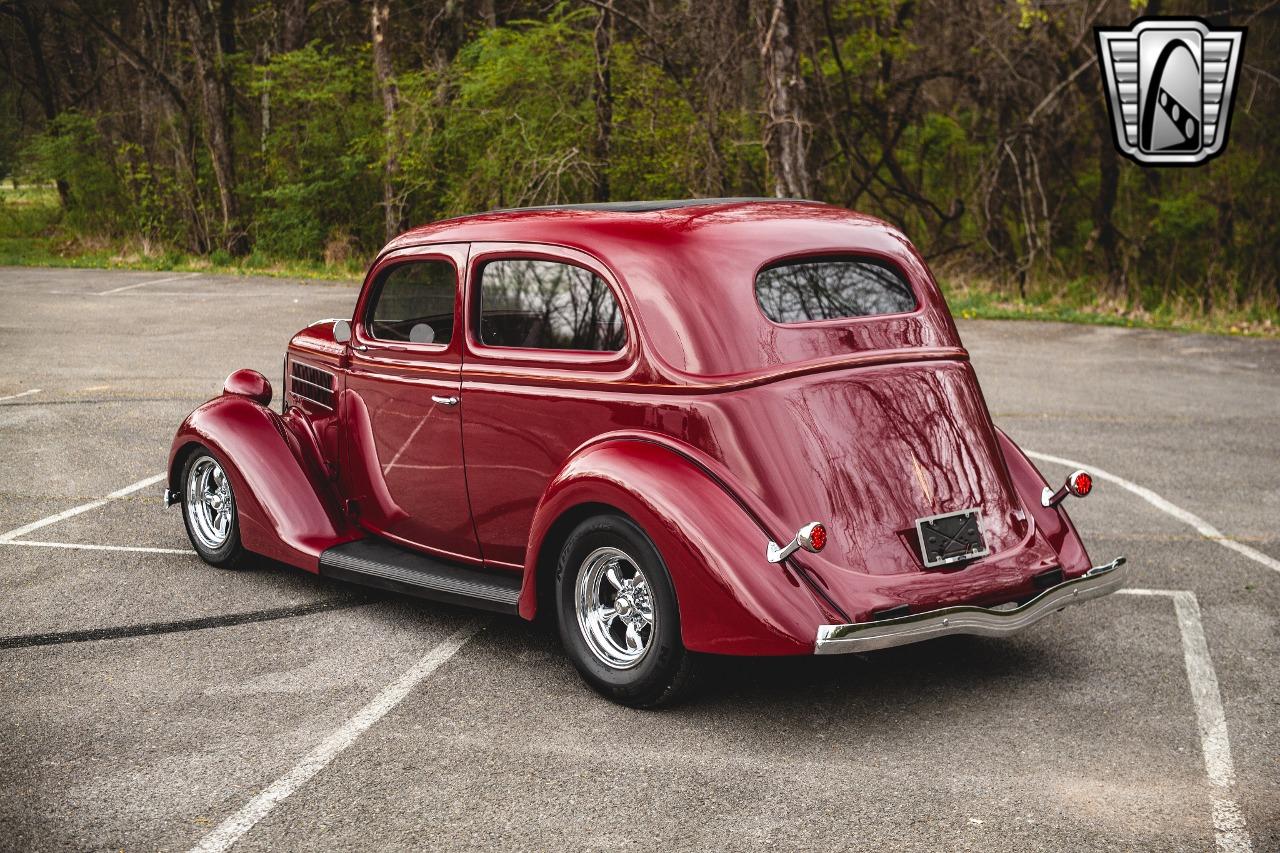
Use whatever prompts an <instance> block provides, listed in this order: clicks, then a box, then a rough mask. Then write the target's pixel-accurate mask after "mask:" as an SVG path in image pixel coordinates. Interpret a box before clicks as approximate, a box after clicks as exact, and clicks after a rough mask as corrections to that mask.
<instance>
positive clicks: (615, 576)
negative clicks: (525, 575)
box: [574, 548, 655, 669]
mask: <svg viewBox="0 0 1280 853" xmlns="http://www.w3.org/2000/svg"><path fill="white" fill-rule="evenodd" d="M576 593H577V594H576V595H575V596H574V602H575V608H574V609H575V610H576V611H577V616H578V627H579V628H580V629H581V630H582V636H583V638H585V639H586V641H587V648H589V649H590V650H591V653H592V654H593V655H595V656H596V658H598V659H599V660H600V661H601V663H604V664H605V665H607V666H610V667H612V668H614V669H630V668H631V667H633V666H635V665H636V664H638V663H639V662H640V659H641V658H643V657H644V656H645V653H646V652H647V651H649V646H650V645H651V644H652V642H653V632H654V624H655V613H654V607H653V595H652V593H651V592H650V589H649V579H648V578H647V577H645V574H644V572H643V571H641V569H640V566H639V565H637V564H636V562H635V561H634V560H632V559H631V557H629V556H627V553H626V552H625V551H622V550H620V549H618V548H597V549H596V550H594V551H592V552H591V553H590V554H588V555H587V558H586V559H585V560H583V561H582V565H581V566H580V567H579V568H578V583H577V590H576Z"/></svg>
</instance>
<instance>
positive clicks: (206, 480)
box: [179, 446, 248, 569]
mask: <svg viewBox="0 0 1280 853" xmlns="http://www.w3.org/2000/svg"><path fill="white" fill-rule="evenodd" d="M179 482H180V483H181V484H182V521H183V523H184V524H185V525H186V527H187V538H188V539H190V540H191V546H192V547H193V548H195V549H196V553H197V554H199V555H200V559H202V560H204V561H205V562H206V563H208V564H209V565H211V566H217V567H218V568H220V569H238V568H240V567H242V566H243V565H244V563H245V559H246V557H247V555H248V552H247V551H245V549H244V546H243V545H241V544H240V513H239V512H238V511H237V509H236V499H235V493H234V492H233V491H232V488H231V480H230V479H229V478H228V477H227V473H226V470H225V469H224V468H223V467H222V463H221V462H220V461H219V460H218V459H217V458H216V457H214V455H213V452H212V451H210V450H209V449H208V448H207V447H204V446H200V447H198V448H197V449H196V450H195V451H193V452H192V453H190V454H188V456H187V460H186V462H185V463H184V464H183V466H182V479H181V480H180V481H179Z"/></svg>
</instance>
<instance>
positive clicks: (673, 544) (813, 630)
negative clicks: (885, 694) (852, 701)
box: [520, 437, 839, 655]
mask: <svg viewBox="0 0 1280 853" xmlns="http://www.w3.org/2000/svg"><path fill="white" fill-rule="evenodd" d="M606 507H607V508H611V509H613V510H615V511H617V512H620V513H622V514H624V515H626V516H628V517H630V518H631V519H632V520H633V521H635V522H636V523H637V524H639V525H640V526H641V527H642V528H643V529H644V531H645V532H646V533H647V534H648V535H649V538H650V539H652V540H653V543H654V544H655V545H656V546H657V548H658V552H659V553H660V554H661V555H662V558H663V561H664V562H665V563H666V566H667V569H668V571H669V572H670V574H671V579H672V582H673V583H674V585H675V591H676V600H677V606H678V607H679V610H680V625H681V634H682V638H683V640H684V644H685V647H686V648H688V649H690V650H692V651H697V652H714V653H719V654H738V655H787V654H811V653H812V652H813V648H814V638H815V637H816V635H817V626H818V625H820V624H825V623H829V622H831V621H833V620H836V621H839V620H838V619H837V617H836V616H835V615H834V614H831V613H825V612H824V609H823V607H822V605H821V604H819V602H818V601H817V600H816V599H815V596H814V595H813V593H812V592H811V591H810V590H809V587H808V586H806V584H805V582H804V581H803V580H801V579H800V578H799V577H797V576H796V574H795V572H794V571H793V570H792V568H791V567H789V566H786V565H785V564H771V563H769V562H767V561H766V559H765V549H766V546H767V544H768V541H769V537H768V536H767V535H766V534H765V532H764V531H763V530H762V529H761V528H760V526H759V525H758V524H757V523H756V522H755V520H754V519H753V518H752V517H751V516H750V515H749V514H748V513H747V512H746V511H745V510H744V509H743V508H742V506H741V505H740V504H739V502H738V501H737V500H735V498H734V497H733V496H732V495H730V494H729V493H728V492H727V491H726V490H725V488H724V487H722V486H721V485H720V484H719V483H717V482H716V480H715V479H713V478H712V477H711V476H710V475H709V474H708V473H707V471H706V470H705V469H704V468H702V467H701V466H699V465H698V464H696V463H695V462H694V461H693V460H692V459H691V458H690V457H689V456H688V455H686V454H684V453H681V452H680V451H679V450H678V449H676V448H673V447H671V446H669V445H667V444H666V443H665V442H662V440H661V439H659V438H657V437H654V438H652V439H650V438H640V437H625V438H616V437H615V438H609V439H606V440H604V441H602V442H600V443H596V444H591V445H588V446H586V447H585V448H581V449H580V450H579V451H578V452H577V453H576V454H575V455H574V456H573V457H572V458H571V459H570V460H569V462H568V463H567V464H566V465H565V466H564V467H563V468H562V469H561V470H560V472H559V474H558V475H557V476H556V477H555V478H554V479H553V480H552V482H551V484H550V486H548V488H547V491H546V492H545V494H544V495H543V498H542V501H541V502H540V504H539V506H538V509H537V512H536V513H535V515H534V521H533V526H532V529H531V531H530V542H529V549H528V551H527V554H528V556H527V558H526V561H527V562H526V565H525V574H524V587H523V589H522V591H521V596H520V614H521V615H522V616H524V617H525V618H526V619H532V618H533V617H534V615H535V613H536V611H537V606H538V589H539V587H540V586H541V587H542V588H543V589H548V588H553V583H554V580H553V579H554V572H555V571H556V565H557V562H558V560H559V556H560V553H559V552H560V547H561V545H562V544H563V541H564V538H565V537H566V536H567V535H568V533H569V530H571V529H572V527H573V525H574V524H575V523H576V522H577V521H579V520H581V519H582V518H583V517H584V514H586V515H589V514H591V513H592V512H595V511H601V510H602V509H603V508H606ZM584 509H585V510H586V511H585V513H584ZM539 573H543V574H542V575H541V578H540V576H539ZM540 580H541V583H540V582H539V581H540ZM543 604H544V605H545V606H553V605H552V603H551V602H550V601H548V600H544V601H543Z"/></svg>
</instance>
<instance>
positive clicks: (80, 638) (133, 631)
mask: <svg viewBox="0 0 1280 853" xmlns="http://www.w3.org/2000/svg"><path fill="white" fill-rule="evenodd" d="M371 603H372V602H370V601H358V600H357V601H346V600H343V601H318V602H315V603H313V604H303V605H299V606H297V607H276V608H273V609H271V610H255V611H252V612H249V613H228V614H225V615H223V616H205V617H202V618H199V619H179V620H177V621H174V622H150V623H147V624H145V625H120V626H117V627H113V628H90V629H88V630H84V631H57V632H52V633H47V634H19V635H17V636H13V637H0V649H25V648H30V647H32V646H56V645H62V644H64V643H89V642H94V641H98V640H120V639H125V638H128V637H150V636H152V635H155V634H174V633H178V632H182V631H202V630H204V629H206V628H226V627H229V626H232V625H247V624H249V623H251V622H271V621H274V620H277V619H292V618H294V617H296V616H310V615H311V614H312V613H323V612H325V611H326V610H343V609H346V608H348V607H363V606H364V605H366V604H371Z"/></svg>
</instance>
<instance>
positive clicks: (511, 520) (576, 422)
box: [463, 243, 652, 569]
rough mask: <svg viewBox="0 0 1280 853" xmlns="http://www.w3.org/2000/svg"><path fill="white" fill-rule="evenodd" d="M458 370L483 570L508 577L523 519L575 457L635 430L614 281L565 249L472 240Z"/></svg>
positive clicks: (630, 353)
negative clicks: (590, 444)
mask: <svg viewBox="0 0 1280 853" xmlns="http://www.w3.org/2000/svg"><path fill="white" fill-rule="evenodd" d="M469 266H470V269H471V273H470V276H471V277H470V281H469V284H468V286H467V299H468V303H469V307H468V310H467V318H468V321H469V323H470V325H469V326H468V329H467V335H466V338H467V354H466V359H465V364H464V365H463V393H464V395H465V396H466V412H465V413H464V418H463V436H464V440H465V442H466V448H467V485H468V494H469V495H470V497H471V507H472V513H473V517H474V518H475V523H476V530H477V533H478V535H479V538H480V543H481V546H482V549H483V551H484V559H485V564H486V565H488V566H491V567H493V568H499V569H501V568H508V569H519V568H521V567H522V565H523V563H524V559H525V549H526V545H527V543H528V539H529V528H530V526H531V524H532V520H533V516H534V512H535V510H536V509H537V506H538V502H539V500H540V499H541V498H542V496H543V494H544V492H545V491H546V489H547V486H548V484H549V483H550V482H551V480H552V478H553V477H554V476H555V475H556V473H557V472H558V471H559V470H560V468H561V466H563V465H564V463H565V460H566V459H567V458H568V457H569V455H570V454H571V453H572V452H573V450H574V448H577V447H579V446H581V445H582V443H583V442H584V441H586V440H587V439H589V438H591V437H593V436H596V435H599V434H601V433H604V432H609V431H611V430H617V429H624V428H628V427H637V426H640V425H641V424H642V423H643V422H644V418H645V417H646V412H648V411H651V408H652V407H651V404H650V403H649V400H648V399H647V398H645V396H644V395H640V396H639V397H638V398H637V395H629V394H628V393H626V392H625V391H623V390H619V389H620V388H621V387H622V386H625V384H626V382H625V379H626V378H627V377H628V376H630V375H631V371H632V370H633V369H634V365H635V361H636V353H637V345H636V342H635V334H634V328H633V325H632V323H631V322H629V320H628V316H627V311H626V309H625V303H624V302H623V299H622V298H621V295H620V294H621V289H620V288H619V286H618V284H617V282H616V280H615V279H614V276H613V274H612V273H611V272H610V271H609V270H608V269H607V268H606V267H605V266H604V265H603V264H602V263H601V262H600V261H598V260H597V259H595V258H593V257H591V256H589V255H587V254H585V253H583V252H580V251H576V250H573V249H569V248H565V247H556V246H544V245H534V244H528V243H525V244H515V243H473V244H472V248H471V258H470V261H469Z"/></svg>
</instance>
